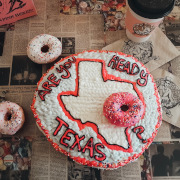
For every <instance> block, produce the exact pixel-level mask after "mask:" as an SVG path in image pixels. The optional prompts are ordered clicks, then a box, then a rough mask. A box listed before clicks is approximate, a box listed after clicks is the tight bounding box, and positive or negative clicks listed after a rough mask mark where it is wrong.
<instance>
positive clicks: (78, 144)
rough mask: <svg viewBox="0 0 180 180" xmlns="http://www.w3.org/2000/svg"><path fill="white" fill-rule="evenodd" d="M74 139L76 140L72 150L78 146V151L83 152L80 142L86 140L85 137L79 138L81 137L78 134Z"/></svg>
mask: <svg viewBox="0 0 180 180" xmlns="http://www.w3.org/2000/svg"><path fill="white" fill-rule="evenodd" d="M74 137H75V139H76V140H75V142H74V144H73V145H72V146H71V147H70V149H71V150H73V149H74V147H75V146H76V145H77V146H78V151H81V146H80V141H82V140H83V139H84V138H85V136H84V135H83V136H82V137H80V138H79V136H78V135H77V134H76V135H75V136H74Z"/></svg>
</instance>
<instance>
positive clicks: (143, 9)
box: [128, 0, 175, 19]
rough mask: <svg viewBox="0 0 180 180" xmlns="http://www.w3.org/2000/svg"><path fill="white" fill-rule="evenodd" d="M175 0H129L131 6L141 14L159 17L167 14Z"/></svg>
mask: <svg viewBox="0 0 180 180" xmlns="http://www.w3.org/2000/svg"><path fill="white" fill-rule="evenodd" d="M174 3H175V0H128V4H129V7H130V8H131V9H132V10H133V11H134V12H135V13H136V14H138V15H139V16H142V17H144V18H148V19H158V18H162V17H164V16H167V15H168V14H169V13H170V12H171V11H172V9H173V7H174Z"/></svg>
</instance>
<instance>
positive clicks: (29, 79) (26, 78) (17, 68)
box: [11, 56, 42, 85]
mask: <svg viewBox="0 0 180 180" xmlns="http://www.w3.org/2000/svg"><path fill="white" fill-rule="evenodd" d="M41 76H42V65H40V64H36V63H34V62H32V61H31V60H30V59H29V58H28V57H27V56H13V63H12V72H11V85H36V84H37V82H38V81H39V79H40V78H41Z"/></svg>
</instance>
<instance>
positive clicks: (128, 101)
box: [103, 92, 145, 127]
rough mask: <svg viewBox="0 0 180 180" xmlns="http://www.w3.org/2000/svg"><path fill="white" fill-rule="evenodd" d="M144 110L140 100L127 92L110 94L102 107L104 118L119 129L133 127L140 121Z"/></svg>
mask: <svg viewBox="0 0 180 180" xmlns="http://www.w3.org/2000/svg"><path fill="white" fill-rule="evenodd" d="M123 107H124V108H123ZM144 110H145V109H144V106H143V103H142V102H141V100H139V99H138V97H136V96H134V95H133V94H131V93H128V92H120V93H113V94H111V95H110V96H109V97H108V98H107V99H106V101H105V103H104V106H103V113H104V116H105V117H106V118H107V119H108V120H109V122H110V123H112V124H115V125H117V126H121V127H129V126H134V125H135V124H136V123H138V122H139V121H140V119H142V116H143V114H144Z"/></svg>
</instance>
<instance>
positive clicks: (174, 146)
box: [149, 141, 180, 179]
mask: <svg viewBox="0 0 180 180" xmlns="http://www.w3.org/2000/svg"><path fill="white" fill-rule="evenodd" d="M149 152H150V158H151V166H152V175H153V179H179V178H180V143H179V142H177V141H175V142H174V141H169V142H162V143H159V142H158V143H153V144H152V145H151V146H150V148H149Z"/></svg>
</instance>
